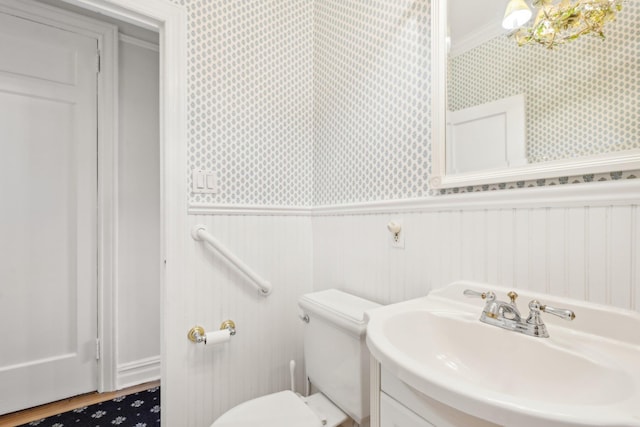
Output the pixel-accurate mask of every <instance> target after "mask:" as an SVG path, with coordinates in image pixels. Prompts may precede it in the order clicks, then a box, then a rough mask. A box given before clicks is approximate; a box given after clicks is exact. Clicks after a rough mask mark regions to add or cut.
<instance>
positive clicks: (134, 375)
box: [117, 356, 160, 390]
mask: <svg viewBox="0 0 640 427" xmlns="http://www.w3.org/2000/svg"><path fill="white" fill-rule="evenodd" d="M158 379H160V356H154V357H147V358H145V359H140V360H134V361H133V362H127V363H121V364H118V379H117V384H118V390H121V389H123V388H127V387H130V386H134V385H138V384H142V383H146V382H150V381H156V380H158Z"/></svg>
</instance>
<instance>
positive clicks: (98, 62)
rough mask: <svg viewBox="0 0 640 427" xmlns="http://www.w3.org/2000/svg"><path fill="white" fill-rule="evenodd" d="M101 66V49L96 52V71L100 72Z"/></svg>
mask: <svg viewBox="0 0 640 427" xmlns="http://www.w3.org/2000/svg"><path fill="white" fill-rule="evenodd" d="M100 67H101V61H100V51H98V52H97V54H96V72H97V73H98V74H100Z"/></svg>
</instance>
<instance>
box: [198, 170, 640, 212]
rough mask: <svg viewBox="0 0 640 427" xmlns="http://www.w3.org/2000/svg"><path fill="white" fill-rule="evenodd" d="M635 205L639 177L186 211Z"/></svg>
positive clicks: (639, 196)
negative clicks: (409, 196) (355, 200)
mask: <svg viewBox="0 0 640 427" xmlns="http://www.w3.org/2000/svg"><path fill="white" fill-rule="evenodd" d="M630 204H632V205H635V204H640V179H627V180H624V181H623V180H620V181H606V182H592V183H581V184H562V185H560V184H558V185H547V186H544V187H534V188H532V187H526V188H518V189H505V190H494V191H478V192H472V193H458V194H451V195H440V196H431V197H422V198H415V199H399V200H381V201H376V202H362V203H348V204H338V205H324V206H313V207H300V206H250V205H215V204H206V203H191V204H189V209H188V212H189V214H190V215H253V216H259V215H272V216H336V215H367V214H381V213H397V212H433V211H450V210H485V209H515V208H555V207H575V206H614V205H630Z"/></svg>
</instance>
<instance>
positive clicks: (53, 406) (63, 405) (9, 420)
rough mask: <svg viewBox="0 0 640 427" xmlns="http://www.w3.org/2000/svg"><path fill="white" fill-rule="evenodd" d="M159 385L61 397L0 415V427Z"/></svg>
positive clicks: (33, 419)
mask: <svg viewBox="0 0 640 427" xmlns="http://www.w3.org/2000/svg"><path fill="white" fill-rule="evenodd" d="M159 385H160V381H153V382H149V383H144V384H140V385H137V386H133V387H129V388H125V389H123V390H118V391H113V392H109V393H97V392H93V393H87V394H83V395H80V396H75V397H70V398H69V399H63V400H59V401H57V402H53V403H48V404H46V405H42V406H37V407H35V408H30V409H25V410H24V411H19V412H13V413H11V414H6V415H0V427H13V426H18V425H21V424H25V423H28V422H31V421H35V420H39V419H41V418H46V417H50V416H52V415H56V414H61V413H63V412H67V411H71V410H73V409H76V408H81V407H83V406H88V405H93V404H95V403H100V402H104V401H107V400H111V399H114V398H116V397H119V396H125V395H127V394H131V393H136V392H139V391H143V390H147V389H149V388H152V387H157V386H159Z"/></svg>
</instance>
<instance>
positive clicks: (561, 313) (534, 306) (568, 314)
mask: <svg viewBox="0 0 640 427" xmlns="http://www.w3.org/2000/svg"><path fill="white" fill-rule="evenodd" d="M529 309H530V310H531V313H535V314H540V312H541V311H544V312H545V313H549V314H553V315H554V316H558V317H560V318H562V319H564V320H573V319H575V318H576V314H575V313H574V312H573V311H571V310H567V309H566V308H555V307H551V306H549V305H543V304H540V302H539V301H537V300H533V301H531V302H530V303H529Z"/></svg>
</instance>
